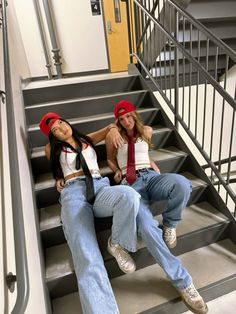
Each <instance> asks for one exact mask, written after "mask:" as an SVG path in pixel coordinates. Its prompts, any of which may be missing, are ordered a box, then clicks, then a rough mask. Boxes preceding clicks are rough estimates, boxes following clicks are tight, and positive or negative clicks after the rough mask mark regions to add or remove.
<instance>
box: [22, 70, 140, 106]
mask: <svg viewBox="0 0 236 314" xmlns="http://www.w3.org/2000/svg"><path fill="white" fill-rule="evenodd" d="M140 89H142V83H141V81H140V78H139V76H136V75H128V74H127V73H125V74H122V73H121V74H118V75H114V74H110V75H98V76H96V80H93V76H87V77H77V78H63V79H62V80H52V81H51V82H48V81H46V82H45V83H44V82H33V83H30V84H28V85H27V86H26V87H25V88H24V90H23V96H24V103H25V105H26V106H29V105H33V104H39V103H43V102H49V101H58V100H59V101H61V100H63V99H64V100H65V99H70V98H78V97H89V96H95V95H97V96H98V95H103V94H109V93H117V92H127V91H135V90H140ZM42 91H43V92H42Z"/></svg>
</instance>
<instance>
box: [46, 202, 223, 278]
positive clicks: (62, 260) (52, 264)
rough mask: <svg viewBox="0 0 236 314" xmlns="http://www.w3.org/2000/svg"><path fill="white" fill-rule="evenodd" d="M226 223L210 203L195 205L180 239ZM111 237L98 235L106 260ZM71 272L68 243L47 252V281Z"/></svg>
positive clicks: (188, 210) (189, 210)
mask: <svg viewBox="0 0 236 314" xmlns="http://www.w3.org/2000/svg"><path fill="white" fill-rule="evenodd" d="M53 209H55V207H53ZM155 219H157V220H158V221H159V223H160V224H161V220H162V219H161V215H158V216H156V217H155ZM226 221H228V219H227V218H226V217H225V216H224V215H222V214H221V213H220V212H219V211H217V210H216V209H215V208H214V207H213V206H212V205H210V204H209V203H207V202H202V203H199V204H194V205H191V206H188V207H186V209H185V210H184V219H183V221H181V222H180V223H179V225H178V229H177V233H178V237H181V236H183V235H185V234H187V233H191V232H194V231H197V230H200V229H203V228H206V227H209V226H212V225H215V224H218V223H223V222H226ZM57 222H58V217H57ZM109 235H110V230H105V231H102V232H99V233H98V242H99V245H100V248H101V252H102V255H103V258H104V260H108V259H110V258H111V257H110V255H109V254H108V253H107V251H106V243H107V239H108V237H109ZM139 244H140V245H139V248H142V247H144V245H143V243H142V241H140V243H139ZM71 272H73V263H72V259H71V254H70V251H69V247H68V245H67V244H66V243H63V244H60V245H56V246H53V247H50V248H48V249H47V250H46V278H47V280H51V279H53V278H58V277H61V276H62V277H63V276H65V275H66V274H69V273H71Z"/></svg>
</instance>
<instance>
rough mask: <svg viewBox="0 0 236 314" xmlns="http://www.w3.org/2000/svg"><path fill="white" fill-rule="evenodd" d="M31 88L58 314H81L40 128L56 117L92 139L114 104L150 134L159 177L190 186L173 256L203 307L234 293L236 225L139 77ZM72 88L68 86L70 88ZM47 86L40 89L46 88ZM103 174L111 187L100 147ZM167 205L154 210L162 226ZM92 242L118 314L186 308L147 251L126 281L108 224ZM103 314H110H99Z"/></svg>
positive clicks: (44, 229)
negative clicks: (133, 112) (110, 247)
mask: <svg viewBox="0 0 236 314" xmlns="http://www.w3.org/2000/svg"><path fill="white" fill-rule="evenodd" d="M71 81H72V79H64V80H58V81H57V82H55V81H53V82H48V83H47V84H41V83H40V82H34V83H30V84H29V85H28V86H27V87H26V88H25V89H24V91H23V96H24V103H25V116H26V121H27V127H28V140H29V147H30V151H31V163H32V174H33V178H34V183H35V199H36V206H37V209H38V219H39V226H40V236H41V240H42V248H43V252H44V261H45V281H46V283H47V287H48V293H49V297H50V300H51V308H52V312H53V313H55V314H60V313H61V314H62V313H63V314H65V313H66V314H74V313H82V311H81V308H80V302H79V296H78V293H77V282H76V278H75V273H74V268H73V263H72V259H71V254H70V251H69V248H68V246H67V244H66V241H65V238H64V235H63V231H62V227H61V224H60V206H59V204H58V197H59V194H58V193H57V191H56V189H55V186H54V180H53V178H52V175H51V172H50V165H49V162H48V161H47V160H46V158H45V155H44V145H45V144H46V143H47V139H46V137H45V136H44V135H43V134H42V133H41V132H40V130H39V127H38V122H39V120H40V118H41V117H42V115H44V114H45V113H46V112H49V111H53V112H56V113H58V114H60V115H62V116H63V117H64V118H65V119H68V120H69V121H70V123H71V124H72V125H74V126H75V127H77V128H78V129H79V130H80V131H81V132H82V133H85V134H87V133H89V132H92V131H95V130H97V129H99V128H102V127H104V126H106V125H107V124H108V123H110V122H112V121H114V118H113V107H114V105H115V104H116V103H117V101H119V100H121V99H127V100H129V101H131V102H133V103H134V104H135V105H136V107H137V110H138V112H139V113H140V115H141V117H142V119H143V121H144V123H145V124H148V125H151V126H152V127H153V129H154V134H153V144H154V145H155V148H154V149H153V150H152V151H151V158H152V159H153V160H155V162H156V163H157V165H158V167H159V168H160V170H161V172H162V173H164V172H176V173H180V174H182V175H184V176H186V177H187V178H188V179H190V180H191V182H192V185H193V192H192V194H191V197H190V200H189V203H188V206H187V208H186V209H185V211H184V217H183V221H182V222H181V223H180V224H179V225H178V228H177V234H178V245H177V247H176V248H174V249H173V250H172V252H173V253H174V254H175V255H178V256H179V258H180V259H181V260H182V262H183V264H184V265H185V266H186V268H187V269H188V271H189V272H190V274H191V275H192V277H193V279H194V282H195V285H196V287H197V288H199V289H200V292H201V294H202V295H203V296H204V297H205V299H206V300H207V301H209V300H211V299H214V298H216V297H218V296H220V295H222V294H225V293H227V292H230V291H232V290H234V289H235V286H236V269H235V262H236V246H235V243H236V223H235V220H234V219H233V218H232V216H231V215H230V213H229V211H228V210H227V208H226V206H225V204H224V203H223V201H222V200H221V198H220V197H219V195H218V193H217V191H216V190H215V188H214V187H213V186H212V185H211V183H210V181H209V180H208V178H207V176H206V174H205V173H204V171H203V170H202V169H201V167H200V166H199V164H198V163H197V161H196V160H195V158H194V157H193V155H192V154H191V152H190V151H189V149H188V147H187V146H186V145H185V143H184V142H183V140H182V139H181V138H180V136H179V135H178V133H177V132H176V130H175V128H174V126H173V124H172V123H171V122H170V120H169V119H168V117H167V116H166V114H165V112H163V110H162V109H161V107H160V105H159V103H158V102H157V100H156V98H155V97H154V95H153V93H152V92H151V91H150V89H149V87H148V86H147V85H146V82H145V81H144V80H143V78H142V77H141V76H140V75H136V74H134V75H127V74H126V73H120V74H117V75H109V74H108V75H100V76H97V77H96V80H95V78H93V77H84V78H83V77H80V78H77V79H76V78H75V79H74V80H73V82H71ZM67 82H69V83H70V84H69V83H67ZM44 85H45V86H44ZM96 150H97V154H98V159H99V164H100V169H101V172H102V175H104V176H105V175H107V176H108V177H109V178H110V180H111V183H112V184H114V181H113V179H112V177H113V175H112V173H111V170H110V169H109V168H108V166H107V164H106V152H105V145H104V142H102V143H100V144H99V145H97V146H96ZM164 205H165V204H164V203H155V204H153V205H152V207H151V209H152V212H153V214H154V216H155V218H156V219H157V220H158V221H159V222H160V224H161V219H160V218H161V217H160V214H161V211H162V210H163V208H164ZM95 225H96V231H97V238H98V242H99V245H100V248H101V252H102V255H103V258H104V262H105V266H106V268H107V271H108V274H109V277H110V280H111V284H112V287H113V290H114V294H115V297H116V299H117V303H118V306H119V309H120V312H121V313H122V314H134V313H142V314H144V313H145V314H149V313H159V314H160V313H173V314H175V313H176V314H177V313H183V312H184V311H186V307H185V305H184V303H183V302H181V300H180V298H179V295H178V293H177V291H176V290H175V289H174V288H173V287H172V285H171V283H170V282H169V281H168V280H167V279H166V277H165V274H164V272H163V271H162V269H161V268H160V267H159V266H158V265H157V264H155V262H154V260H153V258H152V257H151V256H150V254H149V253H148V251H147V250H146V247H145V246H144V245H143V243H142V242H140V249H139V250H138V252H136V253H134V254H133V258H134V259H135V261H136V264H137V270H136V271H135V272H134V273H133V274H129V275H124V274H123V273H121V271H120V270H119V268H118V266H117V264H116V262H115V260H114V258H113V257H111V256H110V255H109V254H108V253H107V251H106V243H107V239H108V237H109V234H110V227H111V218H106V219H105V218H104V219H101V218H100V219H95ZM104 314H108V313H104ZM109 314H110V313H109Z"/></svg>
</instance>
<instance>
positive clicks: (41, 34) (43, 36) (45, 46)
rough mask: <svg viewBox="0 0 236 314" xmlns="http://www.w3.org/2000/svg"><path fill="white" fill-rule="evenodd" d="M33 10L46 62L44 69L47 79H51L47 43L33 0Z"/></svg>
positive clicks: (36, 0)
mask: <svg viewBox="0 0 236 314" xmlns="http://www.w3.org/2000/svg"><path fill="white" fill-rule="evenodd" d="M34 9H35V13H36V17H37V22H38V27H39V33H40V37H41V41H42V45H43V51H44V56H45V61H46V68H47V71H48V78H49V79H52V70H51V64H50V61H49V56H48V47H47V43H46V40H45V34H44V29H43V23H42V17H41V14H40V8H39V3H38V0H34Z"/></svg>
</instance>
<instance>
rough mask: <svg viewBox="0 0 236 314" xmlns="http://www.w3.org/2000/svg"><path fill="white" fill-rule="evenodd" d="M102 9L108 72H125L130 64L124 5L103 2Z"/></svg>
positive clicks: (111, 0)
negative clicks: (108, 63)
mask: <svg viewBox="0 0 236 314" xmlns="http://www.w3.org/2000/svg"><path fill="white" fill-rule="evenodd" d="M103 7H104V16H105V27H106V37H107V46H108V57H109V62H110V71H111V72H119V71H126V70H127V69H128V63H129V62H130V61H129V44H128V30H127V15H126V14H127V13H126V3H125V2H122V1H120V0H103Z"/></svg>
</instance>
